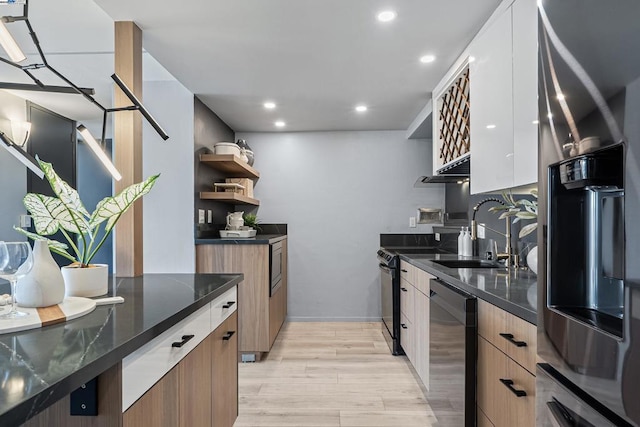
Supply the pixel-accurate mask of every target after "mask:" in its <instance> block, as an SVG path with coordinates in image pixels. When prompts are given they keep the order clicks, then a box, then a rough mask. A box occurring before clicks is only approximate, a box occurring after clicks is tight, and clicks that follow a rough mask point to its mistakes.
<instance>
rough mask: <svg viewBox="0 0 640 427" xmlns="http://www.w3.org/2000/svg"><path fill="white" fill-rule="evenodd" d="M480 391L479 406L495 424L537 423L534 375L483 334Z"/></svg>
mask: <svg viewBox="0 0 640 427" xmlns="http://www.w3.org/2000/svg"><path fill="white" fill-rule="evenodd" d="M477 390H478V407H479V408H480V409H481V410H482V412H484V414H485V415H486V416H487V418H488V419H489V421H491V423H493V425H494V426H496V427H511V426H516V425H517V426H522V427H526V426H531V427H533V426H534V424H535V402H536V396H535V393H536V379H535V377H534V376H533V375H531V373H529V372H528V371H527V370H526V369H524V368H523V367H522V366H520V365H518V364H517V363H515V362H514V361H513V360H511V359H510V358H509V357H507V356H506V355H505V354H504V353H502V352H501V351H500V350H498V349H497V348H495V347H494V346H493V345H491V344H490V343H489V342H488V341H486V340H485V339H484V338H482V337H480V338H478V388H477ZM517 393H524V394H523V395H521V396H518V395H517Z"/></svg>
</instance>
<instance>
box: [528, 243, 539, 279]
mask: <svg viewBox="0 0 640 427" xmlns="http://www.w3.org/2000/svg"><path fill="white" fill-rule="evenodd" d="M527 265H528V266H529V268H530V269H531V271H533V272H534V273H536V274H538V247H537V246H534V247H533V248H531V250H530V251H529V253H528V254H527Z"/></svg>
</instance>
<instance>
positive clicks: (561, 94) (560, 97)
mask: <svg viewBox="0 0 640 427" xmlns="http://www.w3.org/2000/svg"><path fill="white" fill-rule="evenodd" d="M556 98H557V99H558V101H562V100H563V99H564V93H559V94H558V96H556Z"/></svg>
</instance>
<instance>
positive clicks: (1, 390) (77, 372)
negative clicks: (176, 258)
mask: <svg viewBox="0 0 640 427" xmlns="http://www.w3.org/2000/svg"><path fill="white" fill-rule="evenodd" d="M242 280H243V275H242V274H146V275H144V276H141V277H136V278H119V277H116V278H112V279H111V281H112V282H111V284H110V292H109V295H108V296H115V295H118V296H122V297H123V298H124V300H125V302H124V303H123V304H111V305H106V306H99V307H97V308H96V309H95V310H94V311H93V312H91V313H89V314H88V315H86V316H83V317H81V318H78V319H75V320H71V321H68V322H66V323H61V324H58V325H52V326H47V327H44V328H40V329H33V330H30V331H25V332H17V333H12V334H4V335H0V373H1V375H0V426H6V427H9V426H14V425H19V424H21V423H23V422H25V421H26V420H27V419H29V418H31V417H32V416H34V415H36V414H37V413H39V412H41V411H42V410H44V409H46V408H47V407H48V406H50V405H51V404H53V403H55V402H56V401H57V400H59V399H61V398H63V397H64V396H66V395H68V394H69V393H71V392H72V391H74V390H75V389H77V388H78V387H80V386H81V385H82V384H84V383H86V382H88V381H90V380H91V379H93V378H95V377H96V376H98V375H99V374H100V373H102V372H104V371H105V370H107V369H108V368H110V367H111V366H113V365H115V364H116V363H118V362H119V361H121V360H122V359H123V358H124V357H126V356H127V355H129V354H130V353H132V352H133V351H135V350H137V349H138V348H140V347H141V346H142V345H144V344H146V343H147V342H149V341H151V340H152V339H153V338H155V337H157V336H158V335H160V334H161V333H163V332H164V331H166V330H168V329H169V328H171V327H172V326H173V325H175V324H176V323H178V322H180V321H181V320H183V319H185V318H186V317H187V316H189V315H190V314H192V313H194V312H195V311H197V310H198V309H199V308H200V307H203V306H205V305H206V304H207V303H209V302H210V301H212V300H214V299H215V298H216V297H218V296H220V295H222V294H223V293H224V292H226V291H227V290H229V289H230V288H231V287H232V286H234V285H236V284H238V283H240V282H241V281H242ZM4 292H6V289H4V288H3V287H2V286H0V293H4ZM0 321H1V320H0Z"/></svg>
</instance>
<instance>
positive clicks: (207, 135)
mask: <svg viewBox="0 0 640 427" xmlns="http://www.w3.org/2000/svg"><path fill="white" fill-rule="evenodd" d="M193 132H194V135H193V138H194V144H195V150H194V151H195V155H194V168H195V195H194V197H195V209H194V212H193V223H197V222H198V209H204V210H212V211H213V222H214V223H218V224H222V223H225V222H226V220H225V218H226V215H227V211H233V210H234V209H233V206H230V205H225V204H223V203H220V202H213V201H210V200H200V198H199V195H198V193H199V192H200V191H213V183H214V182H224V178H225V175H224V174H223V173H222V172H218V171H216V170H213V169H211V168H210V167H208V166H205V165H202V164H201V163H200V159H199V156H200V154H202V153H211V152H212V151H213V145H214V144H215V143H216V142H234V132H233V129H231V128H230V127H229V126H227V124H226V123H225V122H223V121H222V119H220V117H218V116H217V115H216V113H214V112H213V111H211V110H210V109H209V107H207V106H206V105H204V104H203V103H202V101H200V100H199V99H198V98H197V97H196V98H195V101H194V129H193ZM241 210H242V209H241ZM191 236H192V237H193V231H192V233H191Z"/></svg>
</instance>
